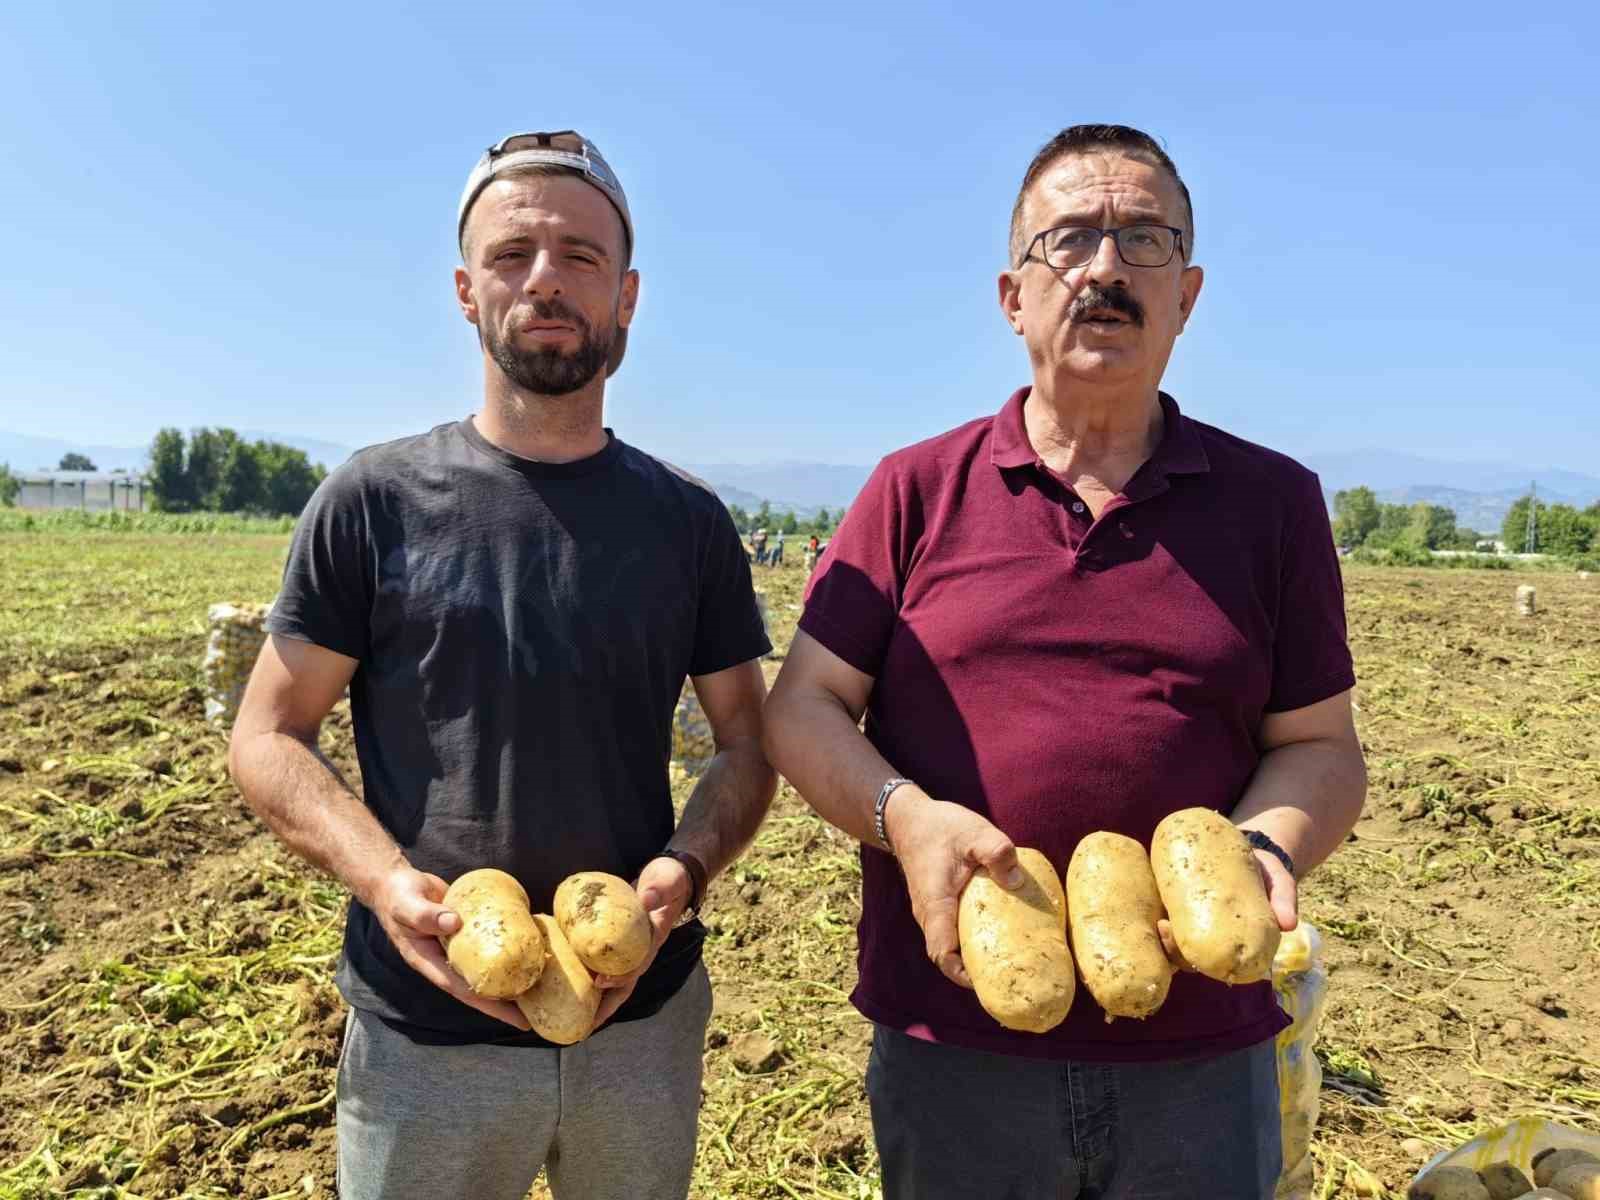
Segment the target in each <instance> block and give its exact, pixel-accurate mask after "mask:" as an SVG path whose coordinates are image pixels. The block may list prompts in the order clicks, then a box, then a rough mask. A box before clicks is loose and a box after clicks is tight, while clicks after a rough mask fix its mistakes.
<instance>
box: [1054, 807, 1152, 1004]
mask: <svg viewBox="0 0 1600 1200" xmlns="http://www.w3.org/2000/svg"><path fill="white" fill-rule="evenodd" d="M1163 915H1164V914H1163V912H1162V908H1161V894H1160V893H1159V892H1158V891H1157V890H1156V878H1155V875H1154V874H1152V873H1151V870H1150V856H1149V855H1147V854H1146V853H1145V852H1144V847H1143V846H1141V845H1140V844H1139V843H1138V842H1136V841H1134V840H1133V839H1132V838H1130V837H1124V836H1123V835H1122V834H1120V833H1091V834H1090V835H1089V836H1088V837H1086V838H1084V839H1083V840H1082V841H1081V842H1079V843H1078V848H1077V849H1076V850H1075V851H1073V853H1072V862H1071V864H1070V865H1069V866H1068V867H1067V920H1068V921H1069V922H1070V923H1071V926H1072V956H1073V958H1074V959H1076V960H1077V963H1078V972H1079V974H1081V975H1082V976H1083V984H1084V986H1085V987H1087V988H1088V989H1089V992H1090V994H1091V995H1092V996H1094V998H1095V1002H1096V1003H1097V1004H1099V1005H1100V1007H1101V1008H1102V1009H1104V1010H1105V1014H1106V1020H1107V1021H1108V1022H1109V1021H1112V1020H1114V1019H1115V1018H1117V1017H1134V1018H1136V1019H1138V1020H1143V1019H1144V1018H1145V1017H1148V1016H1150V1014H1151V1013H1153V1012H1155V1011H1156V1010H1157V1009H1159V1008H1160V1007H1161V1005H1162V1003H1163V1002H1164V1001H1165V1000H1166V998H1167V988H1168V986H1169V985H1170V984H1171V983H1172V964H1171V963H1170V962H1168V961H1167V952H1166V950H1164V949H1163V948H1162V945H1161V935H1160V933H1158V932H1157V930H1156V922H1157V921H1159V920H1160V919H1161V917H1162V916H1163Z"/></svg>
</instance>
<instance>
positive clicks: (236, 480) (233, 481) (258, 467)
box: [217, 442, 266, 512]
mask: <svg viewBox="0 0 1600 1200" xmlns="http://www.w3.org/2000/svg"><path fill="white" fill-rule="evenodd" d="M261 446H262V443H259V442H257V443H255V444H251V443H249V442H234V443H233V445H232V446H230V447H228V457H227V458H226V459H225V460H224V461H223V464H222V473H221V477H220V478H219V479H218V481H217V507H218V508H219V509H220V510H222V511H223V512H259V511H261V510H262V509H264V508H265V507H266V505H265V503H264V501H265V500H266V495H265V488H264V487H263V485H264V483H265V482H266V472H265V471H264V470H263V467H262V461H261V458H262V455H261Z"/></svg>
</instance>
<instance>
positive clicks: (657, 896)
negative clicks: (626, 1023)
mask: <svg viewBox="0 0 1600 1200" xmlns="http://www.w3.org/2000/svg"><path fill="white" fill-rule="evenodd" d="M635 890H636V891H637V892H638V895H639V902H640V904H642V905H643V906H644V910H645V913H646V914H647V915H648V917H649V918H650V933H651V940H650V947H649V951H648V953H647V954H646V955H645V957H644V961H643V962H642V963H640V964H639V966H637V967H635V968H634V970H633V971H631V972H630V973H629V974H627V975H596V976H595V979H594V982H595V986H596V987H598V988H600V989H601V998H600V1008H599V1010H598V1011H597V1012H596V1013H595V1018H594V1028H595V1029H599V1028H600V1027H601V1026H602V1025H604V1024H605V1023H606V1022H607V1021H609V1020H610V1019H611V1017H612V1014H614V1013H615V1012H616V1011H617V1009H619V1008H621V1007H622V1004H623V1002H624V1001H625V1000H627V998H628V997H629V996H631V995H633V989H634V987H635V986H637V984H638V982H639V980H640V978H641V977H643V975H644V973H645V972H646V971H648V970H649V969H650V965H651V964H652V963H653V962H655V960H656V955H657V954H658V953H659V952H660V950H661V946H662V944H663V943H664V942H665V941H666V940H667V935H668V934H669V933H671V932H672V927H673V926H674V925H676V924H677V923H678V918H679V917H681V916H682V915H683V910H684V909H685V908H687V907H688V905H689V897H690V896H692V895H693V894H694V881H693V880H692V879H690V878H689V872H688V870H687V868H685V867H684V865H683V864H682V863H681V862H679V861H678V860H677V859H675V858H652V859H651V860H650V861H649V862H647V863H645V865H644V870H643V871H641V872H640V873H639V882H638V883H637V884H636V885H635Z"/></svg>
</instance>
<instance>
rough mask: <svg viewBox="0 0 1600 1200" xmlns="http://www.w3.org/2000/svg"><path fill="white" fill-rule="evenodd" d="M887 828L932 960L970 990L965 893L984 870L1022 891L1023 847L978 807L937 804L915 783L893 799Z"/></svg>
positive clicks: (887, 811)
mask: <svg viewBox="0 0 1600 1200" xmlns="http://www.w3.org/2000/svg"><path fill="white" fill-rule="evenodd" d="M884 828H885V829H886V830H887V831H888V834H889V842H890V844H891V845H893V846H894V852H895V857H896V858H898V859H899V860H900V867H901V870H903V871H904V872H905V876H906V889H907V890H908V891H909V892H910V893H911V912H912V914H913V915H914V916H915V917H916V918H917V924H918V925H920V926H921V927H922V936H923V938H924V939H925V940H926V942H927V950H928V958H929V960H930V961H932V963H933V964H934V966H936V967H938V968H939V970H940V971H942V972H943V973H944V975H945V977H946V978H947V979H949V980H950V981H951V982H953V983H958V984H960V985H961V986H962V987H964V988H970V987H971V986H972V979H971V978H970V977H969V976H968V975H967V968H966V964H965V963H963V962H962V961H961V943H960V939H959V937H958V935H957V923H956V914H957V911H958V910H959V907H960V903H961V892H962V889H964V888H965V887H966V886H967V881H968V880H969V879H971V878H972V875H973V872H975V871H977V870H978V869H979V868H980V867H983V868H986V869H987V870H988V871H989V873H990V874H991V875H992V876H994V878H995V880H996V881H997V882H998V883H999V884H1000V885H1001V886H1002V887H1004V888H1006V889H1008V890H1014V889H1016V888H1018V887H1021V886H1022V868H1021V867H1019V866H1017V848H1016V847H1015V846H1014V845H1013V844H1012V842H1011V839H1010V838H1008V837H1007V836H1006V835H1005V834H1003V833H1001V832H1000V830H998V829H997V828H995V826H994V825H992V824H991V823H990V822H989V821H988V820H986V819H985V818H984V817H982V816H981V815H979V814H978V813H975V812H973V811H972V809H970V808H963V807H962V806H961V805H959V804H950V803H948V802H946V801H942V800H935V799H933V798H932V797H930V796H929V795H928V794H927V793H926V792H924V791H922V790H921V789H920V788H918V787H917V786H916V785H915V784H901V785H900V786H899V787H898V788H896V789H895V790H894V793H893V794H892V795H891V796H890V797H889V804H888V807H887V808H886V809H885V810H884Z"/></svg>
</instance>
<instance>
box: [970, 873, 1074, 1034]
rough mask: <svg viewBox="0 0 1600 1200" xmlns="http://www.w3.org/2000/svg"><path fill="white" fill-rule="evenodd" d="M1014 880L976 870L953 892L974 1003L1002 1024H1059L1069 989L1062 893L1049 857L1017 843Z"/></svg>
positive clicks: (1028, 1028) (1041, 1028) (1043, 1027)
mask: <svg viewBox="0 0 1600 1200" xmlns="http://www.w3.org/2000/svg"><path fill="white" fill-rule="evenodd" d="M1017 863H1018V865H1019V866H1020V867H1021V868H1022V872H1023V875H1024V877H1025V878H1024V880H1023V883H1022V886H1021V887H1020V888H1018V889H1017V890H1016V891H1014V892H1008V891H1006V889H1005V888H1003V887H1001V886H1000V884H998V883H997V882H995V880H994V879H992V878H991V877H990V875H989V872H988V871H986V870H983V869H981V868H980V869H979V870H978V871H977V872H976V873H975V874H974V875H973V876H972V878H971V879H970V880H968V881H967V886H966V887H965V888H963V889H962V892H961V904H960V907H959V909H958V910H957V914H956V928H957V932H958V936H959V937H960V939H961V958H962V961H963V962H965V963H966V966H967V974H968V975H970V976H971V977H972V985H973V987H974V988H975V989H976V990H977V993H978V1002H979V1003H980V1004H982V1005H983V1007H984V1011H985V1012H987V1013H988V1014H989V1015H990V1016H991V1017H993V1018H994V1019H995V1020H996V1021H999V1022H1000V1024H1002V1025H1004V1026H1005V1027H1006V1028H1007V1029H1017V1030H1022V1031H1024V1032H1028V1033H1044V1032H1046V1031H1047V1030H1050V1029H1054V1028H1055V1027H1056V1026H1057V1025H1059V1024H1061V1022H1062V1020H1063V1019H1064V1018H1065V1017H1066V1015H1067V1010H1068V1009H1070V1008H1071V1007H1072V996H1073V993H1074V992H1075V991H1076V989H1077V978H1076V973H1075V972H1074V971H1073V969H1072V952H1071V950H1069V949H1068V948H1067V898H1066V895H1065V894H1064V893H1063V892H1062V890H1061V880H1060V878H1059V877H1058V876H1057V875H1056V872H1055V868H1054V867H1052V866H1051V865H1050V860H1049V859H1048V858H1046V857H1045V856H1044V855H1043V854H1041V853H1039V851H1037V850H1029V849H1022V848H1019V849H1018V850H1017Z"/></svg>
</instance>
